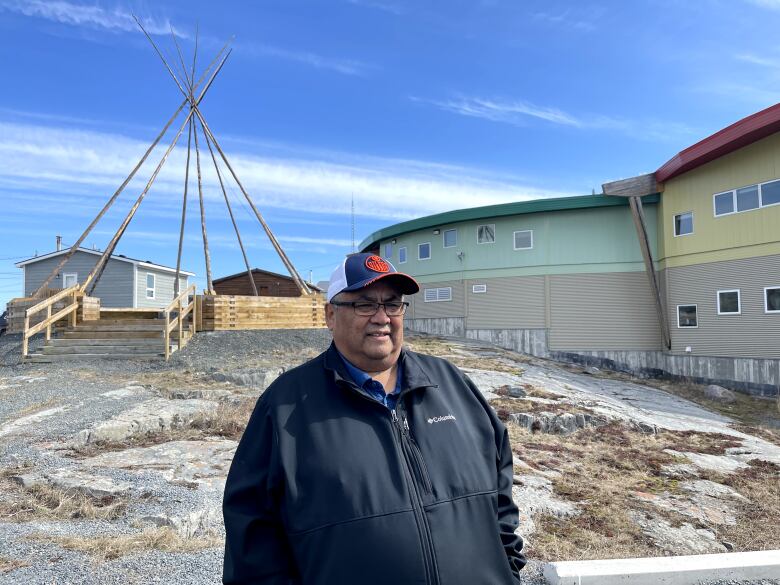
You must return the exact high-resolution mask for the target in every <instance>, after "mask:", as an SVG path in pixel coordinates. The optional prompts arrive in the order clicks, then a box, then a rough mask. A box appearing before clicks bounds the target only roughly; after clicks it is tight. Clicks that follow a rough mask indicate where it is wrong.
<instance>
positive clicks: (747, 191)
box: [737, 185, 759, 211]
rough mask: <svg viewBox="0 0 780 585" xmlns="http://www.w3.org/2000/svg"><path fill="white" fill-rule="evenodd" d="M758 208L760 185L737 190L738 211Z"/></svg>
mask: <svg viewBox="0 0 780 585" xmlns="http://www.w3.org/2000/svg"><path fill="white" fill-rule="evenodd" d="M758 207H759V202H758V185H751V186H750V187H743V188H742V189H737V211H749V210H751V209H758Z"/></svg>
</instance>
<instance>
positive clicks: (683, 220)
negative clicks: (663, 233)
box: [674, 211, 693, 236]
mask: <svg viewBox="0 0 780 585" xmlns="http://www.w3.org/2000/svg"><path fill="white" fill-rule="evenodd" d="M692 233H693V212H692V211H688V212H687V213H679V214H677V215H675V216H674V235H675V236H687V235H688V234H692Z"/></svg>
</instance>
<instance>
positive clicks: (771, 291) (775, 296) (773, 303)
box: [764, 286, 780, 313]
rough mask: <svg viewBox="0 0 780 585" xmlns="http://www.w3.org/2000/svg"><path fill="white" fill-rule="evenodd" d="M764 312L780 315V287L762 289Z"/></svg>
mask: <svg viewBox="0 0 780 585" xmlns="http://www.w3.org/2000/svg"><path fill="white" fill-rule="evenodd" d="M764 311H765V312H766V313H780V286H768V287H766V288H765V289H764Z"/></svg>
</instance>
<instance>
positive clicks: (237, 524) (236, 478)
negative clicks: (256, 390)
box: [222, 391, 300, 585]
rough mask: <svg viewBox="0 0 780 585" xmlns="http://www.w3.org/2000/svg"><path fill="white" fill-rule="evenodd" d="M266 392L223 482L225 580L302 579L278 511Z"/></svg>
mask: <svg viewBox="0 0 780 585" xmlns="http://www.w3.org/2000/svg"><path fill="white" fill-rule="evenodd" d="M266 396H267V391H266V394H263V396H262V397H261V398H260V400H259V401H258V403H257V406H256V407H255V410H254V412H253V413H252V416H251V418H250V419H249V423H248V424H247V427H246V430H245V431H244V435H243V437H242V438H241V441H240V443H239V445H238V448H237V449H236V454H235V456H234V457H233V463H232V465H231V467H230V472H229V473H228V477H227V482H226V484H225V495H224V499H223V502H222V513H223V515H224V518H225V564H224V567H223V573H222V582H223V583H225V584H226V585H227V584H230V585H234V584H235V585H238V584H247V585H248V584H250V583H251V584H253V585H299V584H300V579H299V576H298V572H297V570H296V568H295V563H294V560H293V556H292V552H291V550H290V547H289V544H288V541H287V537H286V535H285V532H284V528H283V525H282V521H281V517H280V512H279V509H280V506H279V504H280V500H281V494H282V487H283V486H282V474H281V472H280V466H279V456H278V453H279V451H278V449H279V445H278V439H277V435H276V430H275V427H274V424H273V420H272V417H271V416H270V413H269V408H268V404H267V401H265V400H264V398H265V397H266Z"/></svg>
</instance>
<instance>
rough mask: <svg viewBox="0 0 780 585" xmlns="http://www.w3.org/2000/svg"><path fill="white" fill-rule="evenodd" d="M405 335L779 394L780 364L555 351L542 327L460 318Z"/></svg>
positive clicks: (415, 327) (414, 324)
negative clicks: (497, 325) (480, 325)
mask: <svg viewBox="0 0 780 585" xmlns="http://www.w3.org/2000/svg"><path fill="white" fill-rule="evenodd" d="M406 328H407V329H409V330H410V331H416V332H420V333H428V334H431V335H446V336H451V337H464V338H467V339H476V340H479V341H485V342H488V343H492V344H494V345H497V346H499V347H504V348H506V349H511V350H512V351H517V352H521V353H526V354H529V355H533V356H536V357H541V358H549V359H554V360H557V361H563V362H570V363H577V364H584V365H591V366H596V367H601V368H607V369H610V370H618V371H623V372H628V373H631V374H633V375H636V376H640V377H644V378H669V379H673V380H681V381H690V382H696V383H699V384H717V385H719V386H723V387H725V388H731V389H732V390H737V391H739V392H742V393H744V394H750V395H753V396H763V397H772V396H778V394H780V360H775V359H753V358H730V357H713V356H692V355H677V354H671V353H667V352H663V351H615V350H610V351H587V350H578V351H560V350H552V349H549V347H548V339H547V330H546V329H467V328H466V326H465V319H464V318H462V317H447V318H438V319H410V320H409V321H407V323H406Z"/></svg>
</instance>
